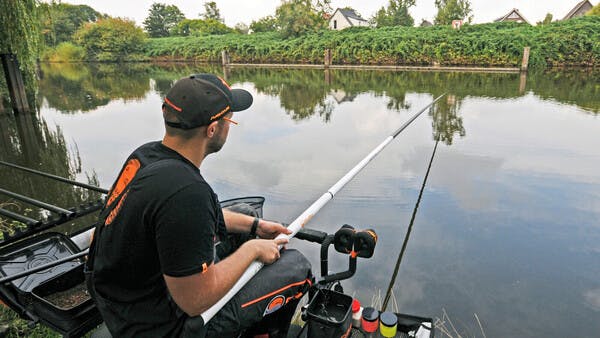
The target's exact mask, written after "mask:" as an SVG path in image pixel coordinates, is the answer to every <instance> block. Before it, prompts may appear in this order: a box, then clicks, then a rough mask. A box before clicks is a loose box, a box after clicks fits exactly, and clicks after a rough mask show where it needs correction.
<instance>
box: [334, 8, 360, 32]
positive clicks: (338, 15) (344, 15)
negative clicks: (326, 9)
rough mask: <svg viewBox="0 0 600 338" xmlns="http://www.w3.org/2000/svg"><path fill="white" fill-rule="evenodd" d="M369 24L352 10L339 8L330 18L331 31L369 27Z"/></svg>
mask: <svg viewBox="0 0 600 338" xmlns="http://www.w3.org/2000/svg"><path fill="white" fill-rule="evenodd" d="M368 25H369V22H368V21H367V20H365V19H363V18H362V17H361V16H360V14H357V13H356V12H355V11H354V10H353V9H350V8H338V9H336V10H335V12H333V15H332V16H331V18H329V29H335V30H342V29H344V28H348V27H362V26H368Z"/></svg>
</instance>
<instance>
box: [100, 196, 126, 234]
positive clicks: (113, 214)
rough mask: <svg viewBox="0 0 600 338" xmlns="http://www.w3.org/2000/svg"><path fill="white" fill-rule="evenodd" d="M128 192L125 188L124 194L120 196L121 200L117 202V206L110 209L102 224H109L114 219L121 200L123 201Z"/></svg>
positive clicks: (119, 208) (121, 202) (121, 203)
mask: <svg viewBox="0 0 600 338" xmlns="http://www.w3.org/2000/svg"><path fill="white" fill-rule="evenodd" d="M128 193H129V190H127V191H126V192H125V195H123V197H122V198H121V200H120V201H119V203H118V204H117V206H115V208H114V209H112V210H111V211H110V214H108V217H106V220H104V225H105V226H106V225H109V224H110V223H112V222H113V221H114V220H115V217H117V214H118V213H119V211H120V210H121V206H122V205H123V201H125V198H126V197H127V194H128Z"/></svg>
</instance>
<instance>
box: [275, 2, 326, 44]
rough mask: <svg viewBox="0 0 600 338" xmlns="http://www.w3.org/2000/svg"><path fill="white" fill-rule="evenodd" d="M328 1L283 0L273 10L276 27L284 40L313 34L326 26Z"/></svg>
mask: <svg viewBox="0 0 600 338" xmlns="http://www.w3.org/2000/svg"><path fill="white" fill-rule="evenodd" d="M328 6H329V0H323V1H316V2H314V3H313V1H311V0H284V1H283V2H282V4H281V5H280V6H279V7H277V9H276V10H275V17H276V18H277V26H278V27H279V29H280V31H281V33H282V35H283V36H284V37H286V38H288V37H297V36H300V35H302V34H304V33H307V32H315V31H318V30H320V29H322V28H325V27H326V26H327V21H326V20H325V14H326V11H327V8H328Z"/></svg>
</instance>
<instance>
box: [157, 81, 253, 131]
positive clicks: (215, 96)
mask: <svg viewBox="0 0 600 338" xmlns="http://www.w3.org/2000/svg"><path fill="white" fill-rule="evenodd" d="M251 105H252V95H251V94H250V93H249V92H248V91H246V90H244V89H231V88H230V87H229V85H228V84H227V82H225V80H223V79H221V78H220V77H218V76H216V75H213V74H195V75H190V76H188V77H184V78H182V79H180V80H178V81H177V82H175V84H174V85H173V87H171V89H170V90H169V92H168V93H167V96H165V99H164V102H163V108H164V109H169V110H170V111H171V112H173V113H174V114H175V115H177V117H178V118H179V122H169V121H165V123H166V124H167V125H168V126H171V127H174V128H180V129H192V128H197V127H201V126H206V125H209V124H210V123H211V122H213V121H216V120H218V119H219V118H221V117H223V116H224V115H225V114H227V113H228V112H230V111H231V112H236V111H242V110H245V109H248V108H249V107H250V106H251Z"/></svg>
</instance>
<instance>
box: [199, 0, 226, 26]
mask: <svg viewBox="0 0 600 338" xmlns="http://www.w3.org/2000/svg"><path fill="white" fill-rule="evenodd" d="M201 16H202V17H203V18H204V19H205V20H216V21H219V22H221V23H223V22H224V20H223V18H222V17H221V12H220V11H219V8H217V3H216V2H214V1H208V2H205V3H204V13H203V14H202V15H201Z"/></svg>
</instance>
